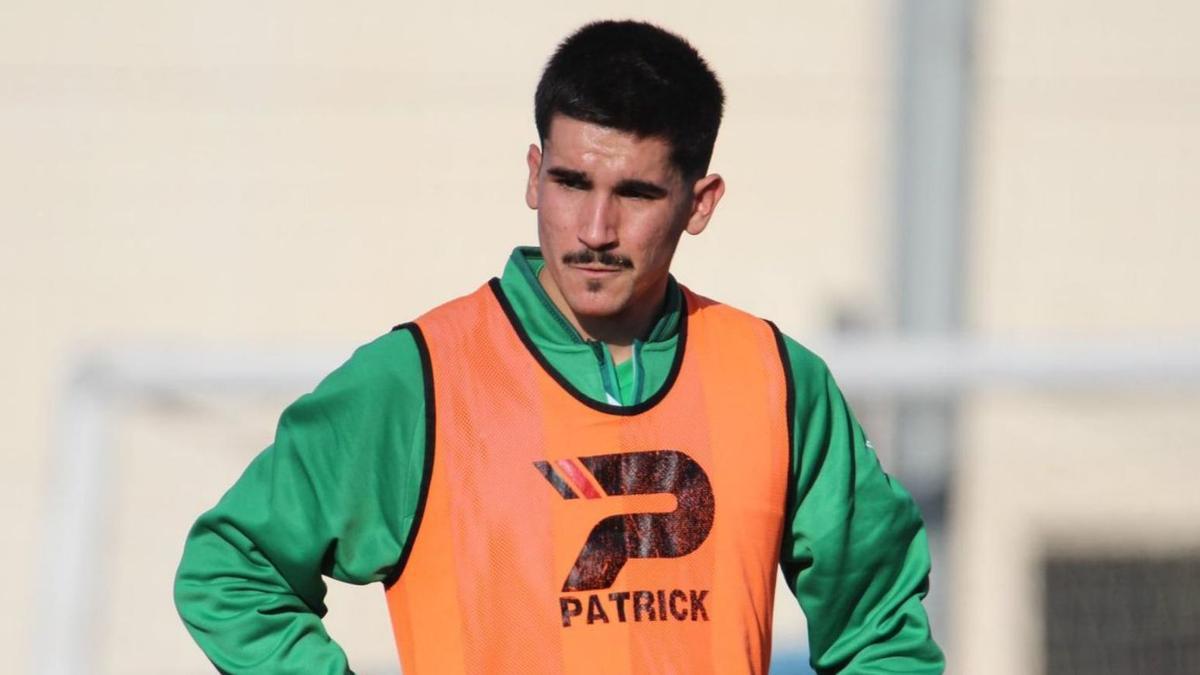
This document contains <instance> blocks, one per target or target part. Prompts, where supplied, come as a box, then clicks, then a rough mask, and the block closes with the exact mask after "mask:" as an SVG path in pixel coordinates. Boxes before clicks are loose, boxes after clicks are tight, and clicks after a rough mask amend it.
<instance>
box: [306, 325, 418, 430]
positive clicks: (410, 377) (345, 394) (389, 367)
mask: <svg viewBox="0 0 1200 675" xmlns="http://www.w3.org/2000/svg"><path fill="white" fill-rule="evenodd" d="M424 377H425V376H424V370H423V366H422V359H421V352H420V349H419V348H418V345H417V340H416V337H415V336H414V334H413V331H412V330H410V329H409V328H407V327H405V326H398V327H397V328H396V329H394V330H392V331H391V332H388V333H385V334H383V335H381V336H379V337H377V338H375V339H374V340H372V341H370V342H368V343H366V344H364V345H362V346H360V347H359V348H358V349H355V350H354V352H353V353H352V354H351V355H350V357H349V358H348V359H346V361H345V362H344V363H342V364H341V365H340V366H338V367H337V368H336V369H334V370H333V371H332V372H331V373H329V375H327V376H326V377H325V378H324V379H323V380H321V382H320V384H318V385H317V387H316V389H314V390H313V391H312V393H310V394H307V395H306V396H304V397H302V398H301V399H300V401H297V403H298V404H300V405H301V407H316V408H319V409H320V410H322V411H323V412H324V413H325V414H326V415H327V416H329V417H331V418H334V419H346V418H351V421H352V420H353V418H358V417H359V416H360V415H362V414H370V412H372V411H375V412H378V411H383V410H388V409H391V410H397V409H404V408H405V407H408V406H404V405H400V404H410V405H411V404H414V403H420V402H423V400H424V390H425V389H424Z"/></svg>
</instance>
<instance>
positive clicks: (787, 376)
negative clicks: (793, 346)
mask: <svg viewBox="0 0 1200 675" xmlns="http://www.w3.org/2000/svg"><path fill="white" fill-rule="evenodd" d="M764 320H765V319H764ZM767 325H768V326H770V327H771V332H772V333H774V334H775V348H776V349H778V350H779V360H780V361H781V362H782V364H783V379H784V382H785V384H786V386H787V397H786V402H785V403H784V405H785V406H786V407H785V408H784V413H785V419H786V421H787V437H788V447H787V458H788V481H787V499H786V500H785V501H784V504H783V509H784V511H783V514H784V517H785V518H787V517H790V516H791V514H792V509H794V508H795V506H796V456H795V452H796V381H795V380H794V379H793V375H792V359H791V358H789V357H788V352H787V344H786V343H785V342H784V341H783V333H781V332H780V331H779V326H776V325H775V323H774V322H772V321H767Z"/></svg>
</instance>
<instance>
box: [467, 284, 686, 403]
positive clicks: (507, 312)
mask: <svg viewBox="0 0 1200 675" xmlns="http://www.w3.org/2000/svg"><path fill="white" fill-rule="evenodd" d="M488 286H489V287H490V288H491V289H492V294H493V295H495V296H496V301H497V302H499V303H500V308H501V309H503V310H504V316H506V317H508V322H509V323H510V324H512V327H513V330H514V331H516V333H517V337H519V338H520V339H521V344H523V345H525V349H526V351H528V352H529V353H530V354H531V355H532V356H533V358H534V359H535V360H536V361H537V362H538V365H540V366H541V367H542V370H544V371H546V374H548V375H549V376H550V377H552V378H554V381H555V382H557V383H558V386H560V387H562V388H563V390H565V391H566V392H567V393H568V394H570V395H571V396H572V397H574V398H575V400H576V401H579V402H580V403H582V404H584V405H586V406H587V407H589V408H591V409H593V410H598V411H600V412H602V413H608V414H609V415H624V416H631V415H640V414H642V413H644V412H646V411H647V410H649V409H651V408H653V407H654V406H656V405H658V403H659V402H660V401H662V400H663V399H664V398H666V396H667V393H668V392H670V391H671V387H672V386H673V385H674V384H675V379H676V378H677V377H678V376H679V369H680V367H681V366H682V365H683V355H684V351H685V350H686V348H687V327H688V320H687V317H688V304H687V295H686V294H682V291H681V294H682V302H681V303H680V308H679V311H680V316H679V342H678V344H676V345H675V358H674V360H672V361H671V370H670V371H669V372H668V373H667V379H666V380H665V381H663V384H662V386H661V387H659V388H658V391H657V392H655V394H654V395H653V396H651V397H650V398H648V399H646V400H645V401H642V402H641V403H637V404H634V405H628V406H625V405H612V404H611V403H602V402H600V401H597V400H594V399H592V398H591V397H589V396H587V395H586V394H584V393H583V392H581V391H579V390H578V389H576V388H575V385H573V384H571V383H570V382H569V381H567V378H565V377H563V376H562V374H561V373H559V372H558V371H557V370H555V369H554V366H552V365H550V362H549V361H547V360H546V357H545V356H543V355H542V353H541V351H539V350H538V348H537V345H535V344H533V339H532V338H530V337H529V334H528V333H526V332H525V328H524V327H522V326H521V321H520V320H519V319H518V318H517V313H516V311H515V310H513V308H512V305H511V304H509V302H508V298H507V297H506V296H505V295H504V289H502V288H501V287H500V280H499V279H496V278H493V279H492V280H491V281H489V282H488Z"/></svg>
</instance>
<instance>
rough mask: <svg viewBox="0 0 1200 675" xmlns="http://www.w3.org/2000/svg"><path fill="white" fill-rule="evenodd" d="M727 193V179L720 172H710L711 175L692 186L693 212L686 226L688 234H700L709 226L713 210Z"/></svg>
mask: <svg viewBox="0 0 1200 675" xmlns="http://www.w3.org/2000/svg"><path fill="white" fill-rule="evenodd" d="M724 194H725V179H724V178H721V176H720V175H719V174H715V173H710V174H709V175H707V176H705V177H704V178H701V179H700V180H698V181H696V183H695V185H693V186H692V212H691V214H690V215H689V216H688V221H687V226H686V227H685V228H684V230H685V231H687V233H688V234H700V233H701V232H703V231H704V228H706V227H708V220H709V219H710V218H712V214H713V211H715V210H716V208H717V202H719V201H721V197H722V196H724Z"/></svg>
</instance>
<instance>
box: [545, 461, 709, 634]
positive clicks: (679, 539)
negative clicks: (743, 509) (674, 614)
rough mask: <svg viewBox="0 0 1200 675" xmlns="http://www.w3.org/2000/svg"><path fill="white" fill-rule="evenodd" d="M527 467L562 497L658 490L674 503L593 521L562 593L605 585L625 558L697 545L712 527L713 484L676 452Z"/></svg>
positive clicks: (681, 552) (675, 554)
mask: <svg viewBox="0 0 1200 675" xmlns="http://www.w3.org/2000/svg"><path fill="white" fill-rule="evenodd" d="M533 465H534V466H535V467H536V468H537V470H538V471H539V472H541V474H542V475H543V476H545V478H546V480H547V481H549V483H550V485H551V486H552V487H553V488H554V489H555V490H556V491H557V492H558V494H559V495H560V496H562V498H563V499H579V498H580V497H582V498H583V499H603V498H604V497H606V496H609V497H612V496H617V495H651V494H664V493H665V494H671V495H674V496H675V499H676V501H677V503H678V505H677V506H676V508H675V510H674V511H671V512H669V513H625V514H618V515H614V516H608V517H607V518H604V519H603V520H601V521H600V522H598V523H596V525H595V526H594V527H593V528H592V531H591V533H590V534H589V535H588V538H587V541H586V542H584V544H583V549H582V550H580V552H579V556H578V557H577V558H576V560H575V565H574V566H573V567H572V568H571V571H570V573H569V574H568V575H567V580H566V581H565V582H564V583H563V588H562V590H563V592H564V593H570V592H575V591H594V590H598V589H603V588H609V587H611V586H612V584H613V581H615V580H616V578H617V575H618V574H620V572H621V568H623V567H624V566H625V563H626V562H628V561H629V559H630V558H679V557H682V556H685V555H687V554H689V553H691V552H692V551H695V550H696V549H697V548H699V547H700V545H701V544H703V543H704V540H705V539H706V538H707V537H708V533H709V531H710V530H711V529H712V523H713V508H714V502H713V492H712V484H711V483H709V480H708V476H707V475H706V474H705V473H704V469H702V468H700V465H699V464H697V463H696V461H695V460H693V459H692V458H691V457H688V456H687V455H686V454H684V453H682V452H679V451H677V450H651V451H646V452H630V453H620V454H612V455H594V456H591V457H578V458H573V459H560V460H556V461H555V462H553V463H551V462H548V461H537V462H534V463H533ZM564 611H565V610H564ZM564 616H565V615H564ZM589 623H590V621H589ZM564 625H566V624H565V623H564Z"/></svg>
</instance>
